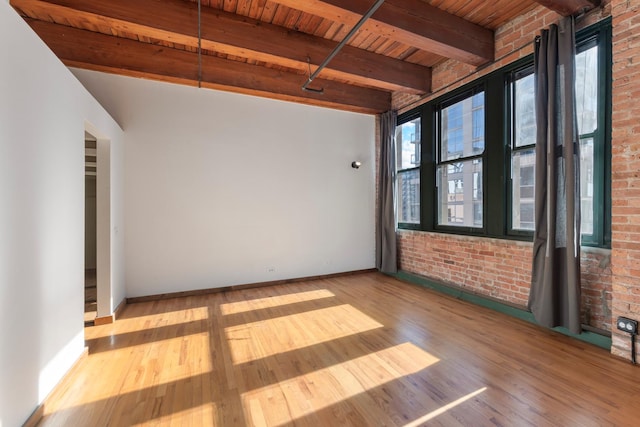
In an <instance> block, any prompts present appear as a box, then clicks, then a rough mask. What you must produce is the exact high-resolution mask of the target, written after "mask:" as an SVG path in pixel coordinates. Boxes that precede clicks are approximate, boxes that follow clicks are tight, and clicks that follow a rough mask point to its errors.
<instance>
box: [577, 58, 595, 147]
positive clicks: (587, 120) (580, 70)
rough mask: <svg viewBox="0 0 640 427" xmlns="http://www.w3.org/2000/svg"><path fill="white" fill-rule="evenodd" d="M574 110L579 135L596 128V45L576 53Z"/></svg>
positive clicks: (591, 131)
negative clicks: (576, 116)
mask: <svg viewBox="0 0 640 427" xmlns="http://www.w3.org/2000/svg"><path fill="white" fill-rule="evenodd" d="M576 112H577V115H578V132H579V133H580V135H584V134H588V133H593V132H594V131H595V130H596V129H597V128H598V46H593V47H592V48H589V49H587V50H585V51H583V52H580V53H579V54H577V55H576Z"/></svg>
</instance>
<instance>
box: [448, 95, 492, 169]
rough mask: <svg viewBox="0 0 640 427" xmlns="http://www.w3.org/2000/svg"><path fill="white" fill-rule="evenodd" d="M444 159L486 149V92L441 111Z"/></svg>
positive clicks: (479, 152) (466, 155)
mask: <svg viewBox="0 0 640 427" xmlns="http://www.w3.org/2000/svg"><path fill="white" fill-rule="evenodd" d="M440 129H441V144H440V150H441V151H440V158H441V160H442V161H446V160H453V159H458V158H461V157H468V156H474V155H476V154H481V153H482V152H483V151H484V92H480V93H478V94H476V95H473V96H471V97H469V98H467V99H464V100H462V101H460V102H457V103H455V104H453V105H450V106H448V107H447V108H444V109H442V111H441V113H440Z"/></svg>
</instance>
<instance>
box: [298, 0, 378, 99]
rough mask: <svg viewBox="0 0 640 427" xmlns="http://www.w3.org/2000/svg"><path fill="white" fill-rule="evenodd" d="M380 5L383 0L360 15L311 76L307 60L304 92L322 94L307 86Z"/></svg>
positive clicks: (319, 90) (320, 90)
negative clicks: (307, 70) (307, 67)
mask: <svg viewBox="0 0 640 427" xmlns="http://www.w3.org/2000/svg"><path fill="white" fill-rule="evenodd" d="M382 3H384V0H377V1H376V2H375V3H374V4H373V6H371V7H370V8H369V10H368V11H367V13H365V14H364V15H362V18H360V20H359V21H358V23H357V24H356V25H355V26H354V27H353V28H352V29H351V31H349V33H348V34H347V35H346V36H344V38H343V39H342V41H341V42H340V43H338V45H337V46H336V47H335V48H333V50H332V51H331V53H330V54H329V55H328V56H327V57H326V58H325V60H324V61H322V63H321V64H320V65H319V66H318V68H316V71H314V72H313V74H311V58H307V62H308V63H309V78H308V79H307V81H306V83H305V84H303V85H302V90H304V91H306V92H313V93H317V94H323V93H324V89H323V88H320V89H314V88H310V87H309V85H310V84H311V82H312V81H313V79H315V78H316V77H318V74H320V72H321V71H322V70H323V69H324V67H326V66H327V65H328V64H329V62H331V60H332V59H333V58H334V57H335V56H336V55H337V54H338V52H340V50H341V49H342V48H343V47H344V45H345V44H347V42H348V41H349V40H350V39H351V37H353V35H354V34H355V33H356V31H358V30H359V29H360V27H362V24H364V23H365V21H366V20H367V19H369V18H371V15H373V14H374V13H375V11H376V10H378V8H379V7H380V6H382Z"/></svg>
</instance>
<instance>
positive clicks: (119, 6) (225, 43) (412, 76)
mask: <svg viewBox="0 0 640 427" xmlns="http://www.w3.org/2000/svg"><path fill="white" fill-rule="evenodd" d="M11 4H12V5H13V6H14V7H16V8H18V9H20V10H22V11H23V12H24V13H25V14H27V15H28V16H31V17H34V16H35V14H38V15H39V16H42V15H43V14H45V15H47V16H50V17H52V18H53V20H54V21H56V22H66V21H67V20H68V19H81V20H83V21H84V22H86V23H88V24H90V25H92V24H93V25H108V26H109V27H110V28H113V29H114V30H116V31H126V32H130V33H134V34H138V35H140V36H142V37H150V38H155V39H159V40H166V41H169V42H175V43H179V44H182V45H186V46H192V47H196V46H197V45H198V26H197V5H196V4H195V3H193V2H189V1H181V0H136V1H130V0H105V1H99V2H98V1H91V2H88V1H83V0H47V1H40V0H12V1H11ZM150 11H152V12H150ZM201 19H202V26H201V27H202V47H203V48H204V49H208V50H213V51H216V52H220V53H223V54H228V55H233V56H239V57H243V58H251V59H255V60H257V61H263V62H267V63H272V64H276V65H281V66H284V67H288V68H294V69H298V70H307V68H308V62H307V61H308V60H307V58H310V59H311V63H312V64H315V65H317V64H319V63H320V62H321V61H322V60H323V59H324V58H325V57H326V56H327V55H328V54H329V52H331V50H332V49H333V48H334V47H335V45H336V43H335V42H334V41H331V40H326V39H323V38H321V37H316V36H312V35H308V34H303V33H300V32H297V31H290V30H287V29H286V28H284V27H280V26H277V25H272V24H267V23H264V22H258V21H256V20H253V19H250V18H246V17H242V16H238V15H236V14H233V13H228V12H224V11H221V10H217V9H213V8H210V7H203V8H202V14H201ZM322 76H323V77H325V78H334V79H342V80H346V81H349V82H353V83H354V84H359V85H365V86H373V87H380V88H383V89H385V90H391V91H396V90H398V91H403V92H409V93H419V94H422V93H427V92H429V91H430V90H431V69H430V68H428V67H423V66H420V65H417V64H411V63H408V62H404V61H400V60H397V59H393V58H389V57H386V56H384V55H379V54H376V53H373V52H368V51H366V50H362V49H358V48H355V47H351V46H346V47H345V48H344V49H343V51H342V52H341V54H340V55H338V57H336V58H335V59H334V60H333V61H332V62H331V63H330V64H329V67H327V68H326V69H325V70H324V71H323V73H322Z"/></svg>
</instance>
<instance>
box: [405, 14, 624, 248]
mask: <svg viewBox="0 0 640 427" xmlns="http://www.w3.org/2000/svg"><path fill="white" fill-rule="evenodd" d="M576 40H577V41H576V50H577V54H578V55H581V54H582V53H583V52H585V51H587V50H589V49H592V48H593V47H594V46H597V55H596V58H595V59H594V57H593V55H591V57H590V58H589V61H592V62H593V61H594V60H595V61H596V62H597V74H598V78H597V87H593V85H591V86H589V88H588V89H589V90H590V91H591V92H589V93H590V94H593V93H596V92H597V99H598V101H597V102H598V105H597V108H595V109H593V108H592V111H596V113H597V114H596V115H597V117H591V119H595V120H596V122H597V125H596V126H595V129H589V132H584V133H581V134H580V141H581V147H582V148H583V151H584V152H586V153H588V154H589V155H590V156H591V153H593V154H592V156H591V158H592V159H593V161H592V164H591V165H590V166H589V167H588V168H582V169H584V170H583V171H582V172H583V174H588V175H589V176H588V177H586V176H585V175H583V176H582V178H581V180H584V181H586V180H587V178H588V181H589V183H590V184H591V185H590V186H584V188H583V191H587V190H588V191H587V193H588V194H587V193H585V194H584V196H585V197H586V199H588V201H589V203H588V204H585V202H584V201H583V206H590V207H591V208H592V215H591V216H592V224H593V226H592V227H589V228H588V229H586V230H585V228H584V227H583V233H582V244H583V245H585V246H597V247H606V248H608V247H611V65H612V60H611V19H610V18H607V19H605V20H602V21H600V22H599V23H597V24H595V25H592V26H591V27H588V28H586V29H584V30H581V31H579V32H578V33H577V35H576ZM577 68H578V67H577ZM532 72H533V56H532V55H530V56H528V57H526V58H522V59H520V60H518V61H515V62H514V63H512V64H509V65H507V66H505V67H503V68H501V69H500V70H497V71H494V72H492V73H490V74H488V75H486V76H483V77H481V78H479V79H477V80H475V81H473V82H471V83H469V84H467V85H465V86H463V87H460V88H458V89H456V90H453V91H451V92H449V93H447V94H445V95H442V96H440V97H438V98H436V99H433V100H431V101H429V102H427V103H426V104H423V105H421V106H419V107H417V108H415V109H413V110H411V111H408V112H406V113H404V114H402V115H401V116H399V119H398V123H399V124H402V123H406V122H407V121H409V120H414V119H416V118H418V117H419V118H420V119H421V127H422V132H421V133H422V135H421V162H420V165H419V166H418V167H417V168H416V171H417V172H418V173H419V176H420V180H419V182H420V221H419V222H414V223H403V222H401V221H399V222H398V227H399V228H400V229H406V228H409V229H420V230H424V231H435V232H442V233H454V234H466V235H475V236H484V237H496V238H503V239H516V240H531V239H532V236H533V231H532V227H531V226H532V224H531V221H530V220H531V215H532V212H531V208H532V205H531V200H530V199H531V198H530V197H529V196H531V192H532V191H533V188H532V186H531V181H530V180H531V173H532V169H531V168H530V167H531V161H530V160H531V157H530V154H531V150H534V149H535V140H534V141H531V139H530V132H531V129H525V131H522V128H521V126H522V125H524V126H525V127H527V126H530V121H529V120H525V121H527V123H524V124H523V123H522V120H520V119H519V118H518V113H519V111H518V110H517V108H519V107H517V106H516V105H515V103H516V102H517V100H518V97H519V96H522V95H523V94H524V91H526V90H529V89H528V88H527V85H530V84H531V82H530V81H528V80H530V79H531V78H532V76H533V74H532ZM517 83H523V84H517ZM525 83H526V84H525ZM519 90H520V95H519V93H518V91H519ZM480 92H482V93H484V127H483V130H484V151H482V152H477V153H471V155H468V156H467V155H465V156H463V157H464V161H469V162H471V161H474V159H475V161H477V162H481V163H482V171H483V173H482V177H481V178H480V177H479V176H478V178H472V181H470V182H472V184H471V185H472V186H473V191H471V194H473V196H472V197H475V196H477V195H479V194H480V191H481V192H482V193H481V194H482V204H481V208H474V210H473V216H474V217H475V216H477V218H482V223H481V224H479V223H476V224H472V225H471V226H470V225H469V224H468V223H467V224H464V223H463V224H460V225H457V224H451V223H446V221H445V222H443V221H441V219H442V211H441V210H440V209H441V207H440V199H441V198H439V194H438V191H441V189H440V188H439V187H440V185H442V183H441V182H440V181H442V177H440V178H439V177H438V170H439V169H438V168H440V171H442V168H443V167H448V166H449V165H454V164H455V163H456V162H458V163H459V162H460V159H450V158H443V155H442V154H443V152H442V148H443V147H442V144H443V138H442V112H443V109H446V108H447V107H449V106H451V105H454V104H456V103H457V102H460V101H461V100H463V99H466V98H468V97H469V96H473V95H474V94H477V93H480ZM592 97H593V96H591V95H590V97H586V98H585V97H583V99H582V100H583V101H584V99H588V100H590V99H591V98H592ZM514 108H515V110H514ZM526 108H529V107H526ZM526 114H527V113H526V112H525V113H522V112H521V113H520V117H525V118H526V117H527V116H526ZM592 115H593V114H592ZM518 120H520V122H519V121H518ZM477 129H480V127H479V126H477ZM473 132H476V129H474V131H473ZM522 132H524V133H523V135H524V139H521V140H517V139H516V138H518V136H519V135H518V134H519V133H522ZM528 156H529V157H528ZM444 157H446V156H444ZM526 157H528V158H527V159H525V158H526ZM533 158H534V159H535V156H534V157H533ZM589 161H590V162H591V160H590V159H589ZM523 168H526V170H523ZM406 171H407V170H401V169H399V170H398V174H399V175H400V174H401V173H406ZM514 173H516V174H517V176H514V175H513V174H514ZM514 178H515V180H514ZM473 180H475V181H473ZM446 185H449V184H448V183H447V184H446ZM464 185H466V184H464V183H463V187H464ZM514 185H516V186H517V188H515V187H514ZM454 190H455V188H454ZM461 191H462V190H461ZM465 195H466V193H465ZM525 199H526V200H525ZM518 201H524V202H525V203H529V206H519V205H518ZM518 209H519V213H518V215H519V217H515V216H514V210H516V211H517V210H518ZM583 209H585V208H584V207H583ZM466 214H467V212H466V211H465V215H466ZM583 216H584V215H583ZM586 219H587V222H589V220H590V218H588V217H587V218H586Z"/></svg>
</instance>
